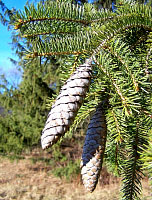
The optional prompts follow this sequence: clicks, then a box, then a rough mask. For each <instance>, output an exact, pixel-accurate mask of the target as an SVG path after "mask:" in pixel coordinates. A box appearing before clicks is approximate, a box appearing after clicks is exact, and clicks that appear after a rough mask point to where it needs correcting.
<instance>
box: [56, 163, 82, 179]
mask: <svg viewBox="0 0 152 200" xmlns="http://www.w3.org/2000/svg"><path fill="white" fill-rule="evenodd" d="M52 173H53V174H54V175H55V176H57V177H60V178H63V177H64V178H65V179H66V180H68V181H69V180H70V181H72V179H73V178H74V177H76V176H77V175H78V174H80V160H75V161H69V162H68V163H67V165H65V166H63V167H58V168H55V169H54V170H52Z"/></svg>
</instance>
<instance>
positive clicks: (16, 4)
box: [0, 0, 32, 85]
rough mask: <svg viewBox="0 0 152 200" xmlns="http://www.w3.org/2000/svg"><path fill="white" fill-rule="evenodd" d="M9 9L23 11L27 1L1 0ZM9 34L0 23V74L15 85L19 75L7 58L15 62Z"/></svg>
mask: <svg viewBox="0 0 152 200" xmlns="http://www.w3.org/2000/svg"><path fill="white" fill-rule="evenodd" d="M2 2H3V3H5V5H6V7H8V8H9V9H11V8H16V9H17V10H18V9H21V10H23V9H24V5H25V4H26V2H27V0H2ZM29 2H32V1H29ZM10 43H11V32H10V31H8V30H7V27H5V26H3V25H2V24H1V23H0V74H5V76H6V78H7V79H8V80H9V81H10V82H11V83H14V84H15V85H16V84H17V83H18V82H19V81H20V77H21V76H20V74H19V72H18V70H17V69H16V66H14V65H13V64H12V63H11V62H10V61H9V58H13V59H16V60H17V57H16V56H15V53H14V52H13V51H12V49H11V45H10Z"/></svg>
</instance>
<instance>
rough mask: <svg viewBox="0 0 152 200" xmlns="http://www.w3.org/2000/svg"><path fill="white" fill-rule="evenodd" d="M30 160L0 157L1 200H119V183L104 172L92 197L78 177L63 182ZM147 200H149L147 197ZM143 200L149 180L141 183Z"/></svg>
mask: <svg viewBox="0 0 152 200" xmlns="http://www.w3.org/2000/svg"><path fill="white" fill-rule="evenodd" d="M32 160H33V157H29V156H26V157H24V159H19V160H14V161H11V160H10V159H8V158H6V157H2V156H1V157H0V200H32V199H34V200H102V199H104V200H118V199H119V190H120V180H119V179H118V178H115V177H113V176H112V175H110V174H109V173H107V172H106V170H105V169H104V171H103V173H102V175H101V177H100V181H99V184H98V186H97V188H96V190H95V191H94V192H93V193H91V194H90V193H88V192H87V191H85V189H84V187H83V185H82V183H81V177H80V175H77V177H75V178H74V179H73V180H71V181H66V180H65V179H61V178H58V177H55V176H54V175H53V174H52V168H51V167H50V166H49V165H48V164H46V163H45V162H42V161H37V162H32ZM148 196H149V197H148ZM142 199H143V200H152V197H150V187H149V186H148V180H147V179H145V180H144V181H143V198H142Z"/></svg>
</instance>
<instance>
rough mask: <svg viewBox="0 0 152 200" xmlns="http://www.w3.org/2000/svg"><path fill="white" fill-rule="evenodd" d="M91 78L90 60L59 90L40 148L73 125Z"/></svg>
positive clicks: (53, 141)
mask: <svg viewBox="0 0 152 200" xmlns="http://www.w3.org/2000/svg"><path fill="white" fill-rule="evenodd" d="M90 77H91V60H86V62H85V63H84V64H83V65H80V66H79V67H78V68H77V69H76V71H75V72H74V73H73V74H72V75H71V77H70V78H69V79H68V80H67V81H66V84H65V85H64V86H63V87H62V88H61V91H60V94H59V96H58V97H57V99H56V101H55V103H54V105H53V106H52V109H51V111H50V112H49V114H48V119H47V121H46V124H45V127H44V129H43V131H42V136H41V144H42V148H43V149H45V148H48V147H49V146H51V145H53V144H54V143H56V142H57V141H58V139H59V138H60V137H61V136H63V135H64V134H65V132H66V131H67V130H68V129H69V127H70V125H71V124H72V123H73V121H74V118H75V116H76V114H77V112H78V109H79V108H80V106H81V104H82V102H83V99H84V97H85V95H86V92H87V91H88V88H89V84H90Z"/></svg>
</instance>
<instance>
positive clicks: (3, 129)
mask: <svg viewBox="0 0 152 200" xmlns="http://www.w3.org/2000/svg"><path fill="white" fill-rule="evenodd" d="M37 63H38V62H37ZM47 79H48V74H47V77H46V76H45V67H44V68H43V71H42V68H41V67H40V65H39V64H37V65H35V64H32V63H31V65H30V67H29V66H26V67H24V73H23V78H22V81H21V83H20V85H19V86H18V87H19V88H17V89H14V88H12V89H7V87H9V86H7V85H6V86H5V83H7V81H6V82H5V83H4V84H3V86H4V87H3V92H2V94H1V95H0V99H1V100H0V102H1V106H2V107H4V109H5V113H4V116H1V117H0V141H1V142H0V151H1V152H14V153H20V152H22V151H23V150H25V149H26V148H31V147H33V146H37V145H38V144H39V143H40V133H41V131H42V128H43V124H44V120H45V117H46V115H47V109H46V100H47V98H48V97H51V96H52V93H53V90H52V89H51V88H50V87H49V81H48V80H47ZM47 81H48V82H47Z"/></svg>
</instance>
